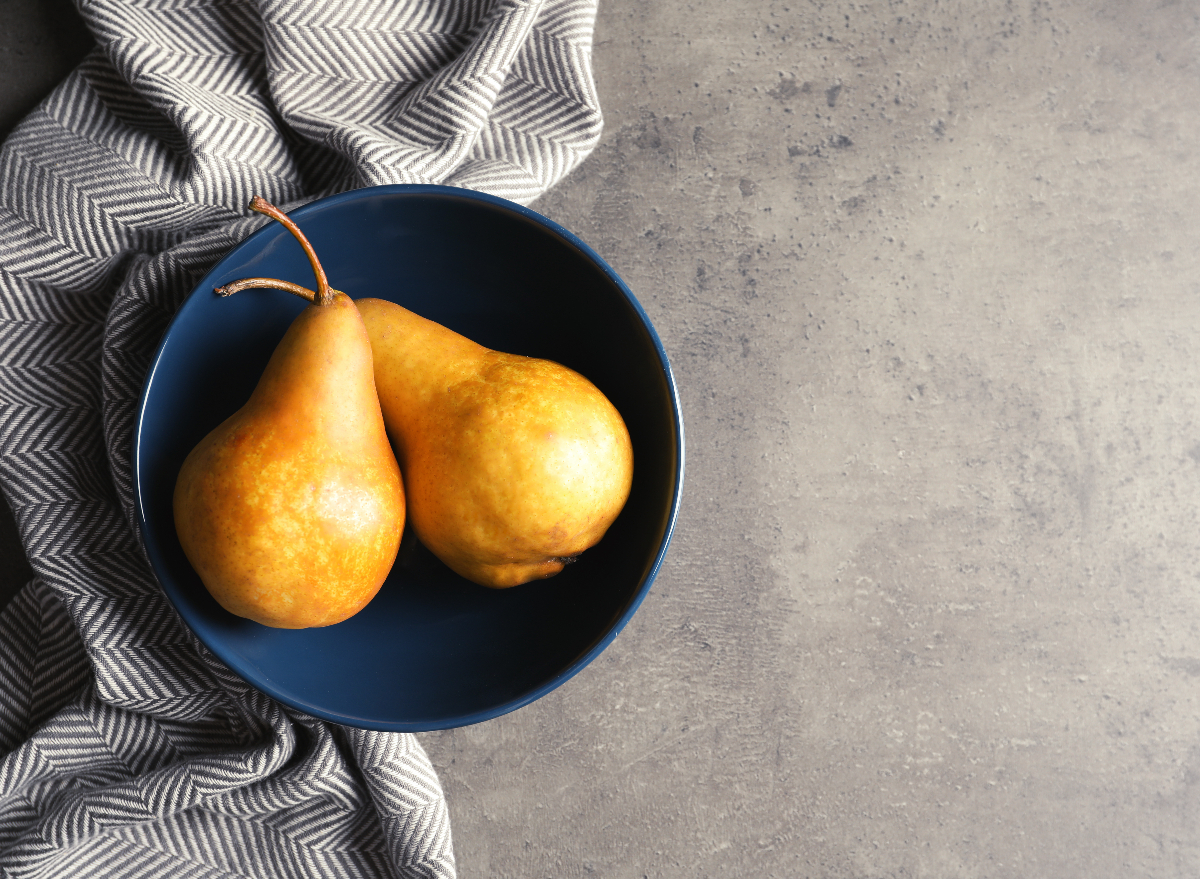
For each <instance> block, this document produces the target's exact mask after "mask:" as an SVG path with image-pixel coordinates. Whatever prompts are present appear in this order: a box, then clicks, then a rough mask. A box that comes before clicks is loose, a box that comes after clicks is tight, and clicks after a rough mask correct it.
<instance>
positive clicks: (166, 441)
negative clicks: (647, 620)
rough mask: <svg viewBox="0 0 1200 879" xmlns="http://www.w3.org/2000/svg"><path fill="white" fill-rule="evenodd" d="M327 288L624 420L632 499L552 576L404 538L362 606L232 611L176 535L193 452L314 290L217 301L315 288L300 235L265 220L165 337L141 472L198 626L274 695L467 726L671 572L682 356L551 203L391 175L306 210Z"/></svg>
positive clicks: (147, 522)
mask: <svg viewBox="0 0 1200 879" xmlns="http://www.w3.org/2000/svg"><path fill="white" fill-rule="evenodd" d="M291 216H292V217H293V219H294V220H295V221H296V222H297V223H298V224H299V225H300V227H301V228H302V229H303V230H304V232H305V234H306V235H307V236H308V238H309V240H310V241H312V243H313V245H314V247H315V248H316V251H317V253H318V255H319V256H320V258H321V261H322V264H323V265H324V267H325V270H326V273H327V274H328V276H329V279H330V283H331V284H332V286H334V287H335V288H337V289H339V290H343V291H344V292H346V293H347V294H349V295H350V296H351V297H352V298H363V297H368V296H374V297H378V298H382V299H390V300H392V301H394V302H398V303H400V304H401V305H404V306H405V307H407V308H409V309H411V310H413V311H415V312H416V313H418V314H421V315H423V316H425V317H427V318H430V319H432V320H435V321H437V322H439V323H442V324H444V325H446V326H448V327H450V328H451V329H453V330H456V331H457V332H459V333H462V334H463V335H465V336H468V337H469V338H472V339H474V340H476V341H477V342H479V343H481V344H483V345H486V346H488V347H490V348H495V349H497V350H501V351H509V352H513V353H518V354H526V355H530V356H535V357H545V358H549V359H551V360H556V361H559V362H560V363H564V364H566V365H567V366H570V367H572V368H573V369H576V370H578V371H579V372H581V373H582V374H583V375H585V376H587V377H588V378H589V379H591V380H592V381H593V382H594V383H595V384H596V385H597V386H598V387H599V388H600V390H601V391H603V392H604V393H605V394H606V395H607V396H608V398H609V399H610V400H612V402H613V404H614V405H615V406H616V407H617V409H618V410H619V411H620V412H621V414H622V416H623V417H624V419H625V421H626V424H627V425H628V427H629V433H630V436H631V438H632V440H633V449H634V471H635V472H634V481H633V491H632V493H631V494H630V497H629V501H628V503H627V504H626V506H625V509H624V510H623V511H622V513H621V515H620V517H619V518H618V519H617V521H616V522H615V523H614V524H613V526H612V528H611V529H610V530H609V532H608V534H607V535H606V536H605V537H604V539H603V540H602V541H601V542H600V543H599V544H598V545H597V546H595V547H593V548H592V549H589V550H588V551H587V552H585V553H584V554H583V555H582V556H581V558H580V560H579V561H578V562H576V563H575V564H573V565H570V566H568V567H567V568H566V570H565V571H564V572H563V573H562V574H560V575H559V576H557V577H553V578H551V579H548V580H539V581H536V582H533V583H528V584H525V585H523V586H518V587H515V588H512V589H506V590H491V589H485V588H483V587H481V586H477V585H475V584H473V583H470V582H468V581H466V580H464V579H462V578H461V577H459V576H457V575H456V574H454V573H453V572H451V571H450V570H449V569H448V568H446V567H445V566H444V565H443V564H442V563H441V562H440V561H438V560H437V559H436V558H435V557H434V556H433V555H432V554H430V553H429V552H428V551H427V550H425V549H424V547H422V546H421V545H420V543H419V542H416V541H415V539H413V538H412V536H411V534H408V535H406V539H405V542H404V545H403V546H402V548H401V552H400V556H399V558H398V559H397V562H396V565H395V566H394V567H393V569H392V572H391V575H390V576H389V577H388V579H387V582H386V583H385V584H384V586H383V588H382V589H381V590H380V592H379V594H378V595H377V596H376V597H375V599H374V600H373V601H372V602H371V603H370V604H369V605H368V606H367V607H366V608H365V609H364V610H363V611H361V612H360V613H358V614H357V615H355V616H354V617H352V618H350V619H349V620H346V621H345V622H342V623H339V624H337V625H334V626H329V627H326V628H320V629H303V630H283V629H272V628H268V627H265V626H261V625H259V624H257V623H254V622H251V621H249V620H245V619H241V618H239V617H236V616H233V615H232V614H229V613H228V612H226V611H225V610H223V609H222V608H221V607H220V606H219V605H218V604H217V603H216V602H215V601H214V600H213V599H212V597H211V596H210V595H209V594H208V592H207V590H205V588H204V586H203V585H202V584H201V582H200V579H199V577H198V576H197V575H196V573H195V572H194V571H193V570H192V567H191V565H190V564H189V563H188V561H187V559H186V557H185V556H184V554H183V551H182V549H181V547H180V545H179V540H178V538H177V537H176V534H175V525H174V518H173V515H172V511H171V495H172V492H173V490H174V485H175V479H176V476H177V474H178V472H179V467H180V465H181V464H182V462H183V459H184V457H185V456H186V455H187V454H188V452H189V451H191V449H192V448H193V447H194V446H195V445H196V443H198V442H199V441H200V439H201V438H202V437H204V436H205V435H206V434H207V433H208V432H209V431H210V430H212V429H213V428H214V427H216V426H217V424H219V423H220V422H221V421H223V420H224V419H225V418H227V417H228V416H229V415H230V414H232V413H233V412H234V411H236V410H237V409H238V408H239V407H240V406H241V405H242V404H243V403H244V402H245V401H246V399H247V398H248V397H249V395H250V393H251V391H252V390H253V388H254V386H255V384H256V383H257V381H258V378H259V376H260V375H261V373H262V370H263V367H264V366H265V365H266V362H267V359H268V358H269V357H270V355H271V352H272V351H273V350H274V348H275V346H276V344H277V343H278V341H279V339H280V338H282V336H283V334H284V332H285V331H286V330H287V328H288V326H289V324H290V323H291V321H292V319H293V318H294V317H295V316H296V315H297V314H299V313H300V311H301V310H302V309H303V308H304V307H305V305H306V303H305V302H304V301H303V300H301V299H299V298H297V297H295V296H293V295H291V294H288V293H284V292H280V291H275V290H247V291H243V292H241V293H238V294H236V295H234V296H231V297H228V298H220V297H218V296H216V295H215V294H214V293H213V288H214V287H216V286H219V285H221V284H224V283H227V282H229V281H233V280H237V279H238V278H243V277H247V276H252V275H255V276H268V277H276V278H282V279H285V280H290V281H294V282H296V283H299V284H303V285H305V286H308V287H312V286H313V280H312V272H311V269H310V268H309V266H308V262H307V261H306V259H305V258H304V254H303V252H302V251H301V249H300V247H299V245H298V244H297V243H296V242H295V240H294V239H293V238H292V237H291V235H289V234H288V232H287V231H286V230H284V229H283V227H282V226H280V225H279V224H278V223H269V224H268V225H266V226H264V227H263V228H262V229H260V230H259V231H257V232H255V233H254V234H253V235H251V236H249V237H248V238H247V239H246V240H245V241H243V242H242V243H241V244H239V245H238V246H236V247H235V248H233V250H231V251H230V252H229V254H228V255H226V256H225V258H224V259H222V260H221V261H220V262H219V263H217V265H216V266H215V267H214V268H213V270H212V271H211V272H209V273H208V275H207V276H205V278H204V279H203V280H202V281H201V282H200V283H199V284H198V285H197V287H196V289H195V291H193V293H192V294H191V296H190V297H189V298H188V299H187V301H186V302H185V303H184V305H183V306H182V308H180V310H179V312H178V314H177V315H176V316H175V319H174V321H173V322H172V323H171V325H170V327H169V328H168V329H167V332H166V333H165V335H164V336H163V339H162V342H161V344H160V347H159V349H158V352H157V354H156V355H155V358H154V362H153V365H152V367H151V369H150V372H149V375H148V378H147V380H146V384H145V387H144V389H143V392H142V397H141V402H140V406H139V413H138V420H137V425H138V426H137V430H136V432H135V436H134V448H133V460H134V478H135V482H136V489H137V499H138V509H137V513H138V517H139V522H140V526H141V532H142V537H143V540H144V542H145V546H146V549H147V552H148V554H149V557H150V561H151V564H152V566H153V568H154V572H155V574H156V575H157V577H158V579H159V582H160V583H161V584H162V588H163V591H164V592H165V593H166V595H167V596H168V598H169V599H170V600H171V602H172V603H173V604H174V606H175V607H176V608H177V609H178V611H179V613H180V615H181V616H182V618H183V619H184V621H185V622H186V623H187V624H188V625H189V626H190V627H191V628H192V630H193V631H194V632H195V633H196V635H197V637H198V638H199V639H200V640H201V641H202V642H203V643H204V644H205V645H207V646H208V648H209V649H210V650H212V651H213V653H215V654H216V655H217V656H219V657H220V658H221V659H222V660H224V662H226V663H227V664H228V665H229V667H230V668H231V669H233V671H235V672H236V673H237V674H239V675H240V676H241V677H243V678H244V679H245V680H246V681H248V682H249V683H251V684H252V685H254V686H255V687H257V688H259V689H260V690H262V691H263V692H265V693H267V694H268V695H270V696H272V697H273V698H275V699H277V700H279V701H280V702H283V703H285V704H286V705H290V706H292V707H294V708H297V709H300V710H302V711H305V712H308V713H309V714H312V715H315V716H317V717H321V718H325V719H327V720H331V721H335V722H337V723H343V724H347V725H349V726H354V727H360V728H364V729H377V730H397V731H419V730H431V729H444V728H449V727H457V726H464V725H466V724H471V723H477V722H479V721H483V720H487V719H489V718H493V717H496V716H498V715H501V714H504V713H506V712H509V711H512V710H514V709H516V708H519V707H521V706H522V705H526V704H528V703H530V702H532V701H534V700H535V699H537V698H539V697H541V696H543V695H545V694H546V693H548V692H550V691H551V690H553V689H555V688H556V687H558V686H559V685H561V684H562V683H563V682H565V681H566V680H568V679H569V678H570V677H571V676H572V675H574V674H576V673H577V672H579V670H580V669H582V668H584V667H585V666H586V665H587V664H588V663H589V662H591V661H592V660H593V659H595V658H596V657H597V656H598V655H599V654H600V652H601V651H603V650H604V649H605V647H607V646H608V644H609V643H610V642H611V641H612V640H613V638H614V637H615V636H616V635H617V633H618V632H619V631H620V630H621V628H622V627H623V626H624V625H625V624H626V623H627V622H628V621H629V619H630V617H631V616H633V613H634V612H635V611H636V610H637V608H638V605H639V604H640V603H641V602H642V600H643V599H644V598H645V597H646V594H647V592H648V591H649V589H650V586H651V583H652V582H653V581H654V577H655V575H656V573H657V572H658V570H659V567H660V566H661V565H662V562H663V557H664V555H665V553H666V551H667V544H668V542H669V541H670V539H671V533H672V530H673V528H674V524H675V519H676V515H677V512H678V509H679V498H680V490H681V488H682V484H683V460H684V449H683V420H682V417H681V415H680V410H679V399H678V393H677V390H676V387H675V381H674V378H673V377H672V374H671V367H670V365H669V363H668V361H667V355H666V353H665V352H664V350H663V346H662V343H661V342H660V341H659V338H658V335H657V334H656V333H655V331H654V327H653V326H651V324H650V321H649V319H648V318H647V317H646V313H645V312H644V311H643V310H642V308H641V306H640V305H639V304H638V301H637V299H635V298H634V295H633V294H632V293H631V292H630V290H629V288H628V287H627V286H626V285H625V283H624V282H623V281H622V280H621V279H620V278H619V277H618V276H617V274H616V272H614V271H613V270H612V269H611V268H610V267H609V266H608V265H606V264H605V262H604V261H603V260H602V259H601V258H600V257H599V256H598V255H597V254H596V253H595V251H593V250H592V249H591V248H590V247H588V246H587V245H586V244H584V243H583V242H582V241H581V240H580V239H579V238H577V237H576V236H575V235H573V234H571V233H570V232H568V231H567V230H565V229H563V228H562V227H561V226H559V225H557V224H555V223H553V222H551V221H550V220H548V219H546V218H545V217H543V216H541V215H539V214H538V213H536V212H534V211H532V210H529V209H528V208H524V207H521V206H520V205H516V204H513V203H512V202H508V201H505V200H504V199H500V198H496V197H493V196H488V195H483V194H480V193H477V192H472V191H468V190H463V189H454V188H451V187H443V186H381V187H371V188H368V189H360V190H355V191H352V192H346V193H342V194H340V195H336V196H332V197H330V198H325V199H321V200H320V201H316V202H313V203H311V204H309V205H306V206H304V207H302V208H299V209H298V210H296V211H294V212H293V213H292V215H291Z"/></svg>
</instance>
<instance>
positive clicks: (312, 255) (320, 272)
mask: <svg viewBox="0 0 1200 879" xmlns="http://www.w3.org/2000/svg"><path fill="white" fill-rule="evenodd" d="M250 210H252V211H258V212H259V213H260V214H266V215H267V216H268V217H270V218H271V219H273V220H278V221H279V222H280V223H282V224H283V227H284V228H285V229H287V230H288V231H289V232H291V233H292V234H293V235H294V236H296V240H297V241H299V242H300V246H301V247H303V248H304V253H305V255H306V256H307V257H308V261H309V262H310V263H311V264H312V269H313V274H314V275H316V276H317V292H316V293H315V294H314V296H313V300H312V301H313V302H314V303H316V304H317V305H328V304H329V303H330V302H332V301H333V294H334V291H333V290H332V289H330V287H329V280H328V279H327V278H326V277H325V270H324V269H323V268H321V262H320V260H318V259H317V252H316V251H315V250H313V246H312V245H311V244H309V243H308V239H307V238H305V237H304V233H303V232H301V231H300V227H299V226H297V225H296V224H295V223H293V222H292V220H291V218H290V217H289V216H288V215H287V214H285V213H284V212H283V211H281V210H280V209H279V208H277V207H275V205H273V204H271V203H270V202H269V201H267V200H266V199H265V198H262V197H261V196H257V195H256V196H254V198H252V199H251V200H250ZM283 289H289V288H283ZM301 289H303V288H301ZM230 292H233V291H230ZM291 292H293V293H295V292H296V291H295V290H292V291H291ZM301 295H303V294H301Z"/></svg>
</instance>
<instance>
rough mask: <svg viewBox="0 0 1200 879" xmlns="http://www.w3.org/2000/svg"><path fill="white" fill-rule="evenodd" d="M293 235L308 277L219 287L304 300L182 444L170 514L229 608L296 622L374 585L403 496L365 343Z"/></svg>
mask: <svg viewBox="0 0 1200 879" xmlns="http://www.w3.org/2000/svg"><path fill="white" fill-rule="evenodd" d="M250 206H251V207H252V208H253V209H255V210H257V211H259V212H261V213H265V214H267V215H269V216H272V217H274V218H275V219H276V220H278V221H279V222H281V223H283V224H284V225H285V226H287V228H288V229H289V230H290V231H291V232H292V233H293V234H294V235H296V237H297V238H298V239H299V240H300V242H301V244H302V246H303V247H304V249H305V252H306V253H307V254H308V256H309V259H310V261H311V262H312V264H313V269H314V272H315V273H316V275H317V288H318V289H317V291H316V293H315V294H314V293H312V292H311V291H307V290H305V288H303V287H296V285H293V284H288V283H285V282H279V281H275V280H273V279H249V280H248V281H240V282H235V283H234V284H230V285H227V286H226V287H223V288H218V290H217V293H219V294H222V295H228V294H230V293H233V292H236V291H237V290H241V289H245V288H247V287H256V286H258V287H262V286H271V287H282V288H283V289H288V290H291V291H292V292H301V295H306V297H307V298H311V299H312V300H313V303H312V304H311V305H309V306H308V307H307V308H305V309H304V311H302V312H301V313H300V314H299V315H298V316H297V317H296V319H295V321H293V323H292V324H291V326H290V327H289V328H288V331H287V333H286V334H285V335H284V337H283V339H282V340H281V341H280V342H279V345H278V346H277V347H276V349H275V351H274V353H273V354H272V356H271V359H270V361H269V362H268V364H267V367H266V369H265V370H264V372H263V374H262V377H261V378H260V379H259V382H258V385H257V386H256V387H255V389H254V393H253V394H252V395H251V396H250V399H249V400H248V401H247V402H246V404H245V405H244V406H243V407H242V408H241V409H239V410H238V411H237V412H235V413H234V414H233V415H231V416H230V417H229V418H228V419H226V420H225V421H224V422H223V423H221V424H220V425H219V426H218V427H217V428H216V429H215V430H213V431H212V433H210V434H208V436H206V437H205V438H204V439H203V440H201V442H200V443H199V445H197V446H196V448H195V449H193V450H192V452H191V453H190V454H189V455H188V456H187V459H186V460H185V461H184V462H183V467H182V468H181V469H180V471H179V477H178V479H177V481H176V484H175V494H174V513H175V528H176V531H177V533H178V535H179V542H180V543H181V544H182V546H183V551H184V553H185V554H186V555H187V558H188V561H190V562H191V564H192V566H193V567H194V568H195V570H196V572H197V573H198V574H199V575H200V579H201V581H202V582H203V583H204V585H205V587H206V588H207V589H208V591H209V592H210V593H212V595H213V597H214V598H215V599H216V600H217V601H218V602H219V603H220V604H221V606H222V607H224V608H225V609H226V610H228V611H229V612H230V613H233V614H236V615H238V616H241V617H246V618H247V619H251V620H255V621H256V622H259V623H262V624H263V625H266V626H273V627H277V628H285V629H301V628H308V627H311V626H328V625H332V624H334V623H338V622H341V621H342V620H345V619H347V618H348V617H350V616H352V615H353V614H355V613H357V612H358V611H359V610H361V609H362V608H363V607H364V606H365V605H366V604H367V602H369V601H370V600H371V599H372V598H373V597H374V596H375V594H376V593H377V592H378V591H379V588H380V586H381V585H382V584H383V581H384V579H385V578H386V577H387V575H388V572H389V571H390V570H391V567H392V563H393V562H394V561H395V559H396V552H397V550H398V549H399V546H400V536H401V532H402V531H403V529H404V516H405V501H404V491H403V487H402V483H401V477H400V469H399V467H398V466H397V462H396V457H395V455H394V454H393V452H392V449H391V446H390V444H389V443H388V439H387V432H386V429H385V427H384V423H383V417H382V414H381V412H380V408H379V399H378V397H377V395H376V393H375V381H374V372H373V365H372V357H371V344H370V340H369V339H368V337H367V332H366V329H365V328H364V326H363V322H362V318H361V317H360V316H359V312H358V309H357V308H356V307H355V305H354V303H353V302H352V301H351V300H350V299H349V297H347V296H346V295H345V294H344V293H340V292H338V291H336V290H332V289H330V288H329V284H328V281H327V280H326V279H325V274H324V272H323V271H322V270H321V267H320V263H319V262H317V259H316V255H315V254H314V253H313V251H312V248H311V246H310V245H309V244H308V242H307V241H306V240H305V239H304V236H303V235H302V234H301V233H300V230H299V229H297V228H296V227H295V224H293V223H292V222H291V220H289V219H288V218H287V216H286V215H284V214H283V213H282V212H280V211H279V210H278V209H277V208H274V207H273V206H271V205H269V204H268V203H267V202H265V201H263V200H262V199H258V198H256V199H255V200H254V201H253V202H252V203H251V205H250Z"/></svg>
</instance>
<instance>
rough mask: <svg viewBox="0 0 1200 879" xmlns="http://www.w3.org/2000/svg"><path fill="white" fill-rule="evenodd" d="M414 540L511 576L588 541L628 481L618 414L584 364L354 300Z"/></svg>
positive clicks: (538, 572)
mask: <svg viewBox="0 0 1200 879" xmlns="http://www.w3.org/2000/svg"><path fill="white" fill-rule="evenodd" d="M357 305H358V309H359V312H360V313H361V314H362V317H363V323H364V324H365V325H366V328H367V334H368V336H369V337H370V339H371V349H372V352H373V354H374V362H375V382H376V388H377V390H378V393H379V401H380V405H381V408H382V410H383V419H384V423H385V424H386V425H387V428H388V432H389V434H390V435H391V437H392V440H393V443H394V446H395V449H396V452H397V457H398V458H399V460H400V467H401V471H402V472H403V474H404V480H405V491H406V494H407V500H408V514H409V519H410V521H411V523H412V526H413V529H414V530H415V531H416V534H417V537H418V538H420V540H421V542H422V543H423V544H425V546H426V547H427V548H428V549H429V550H430V551H431V552H432V553H433V554H434V555H436V556H437V557H438V558H440V559H441V560H442V561H443V562H444V563H445V564H446V565H447V566H449V567H450V568H451V569H452V570H454V571H455V572H456V573H458V574H460V575H462V576H463V577H466V578H467V579H468V580H471V581H473V582H475V583H478V584H480V585H483V586H489V587H492V588H505V587H509V586H516V585H518V584H521V583H526V582H528V581H530V580H535V579H540V578H544V577H552V576H554V575H555V574H557V573H559V572H560V571H562V569H563V566H564V565H565V564H567V563H568V562H570V561H573V560H574V558H575V557H576V556H578V555H579V554H580V553H582V552H583V551H584V550H586V549H588V548H589V547H591V546H594V545H595V544H596V543H597V542H599V540H600V539H601V538H602V537H603V536H604V534H605V532H606V531H607V530H608V528H609V526H610V525H611V524H612V523H613V521H614V520H615V519H616V517H617V515H618V514H619V513H620V512H621V509H622V507H624V505H625V501H626V500H627V499H628V497H629V491H630V487H631V485H632V481H633V449H632V445H631V444H630V440H629V432H628V430H627V429H626V427H625V422H624V421H623V420H622V419H621V416H620V414H619V413H618V412H617V410H616V408H615V407H614V406H613V405H612V403H611V402H609V400H608V399H607V398H606V397H605V396H604V394H602V393H601V392H600V390H599V389H598V388H596V386H595V385H593V384H592V383H591V382H590V381H588V380H587V379H586V378H584V377H583V376H581V375H580V374H579V373H577V372H575V371H574V370H571V369H568V368H567V367H565V366H562V365H561V364H558V363H554V362H552V361H549V360H540V359H537V358H532V357H522V356H520V355H515V354H505V353H502V352H499V351H493V350H491V349H489V348H485V347H483V346H482V345H478V344H476V343H475V342H473V341H471V340H470V339H467V338H465V337H464V336H461V335H459V334H458V333H455V332H453V331H452V330H450V329H447V328H446V327H444V326H441V325H440V324H437V323H435V322H433V321H430V320H426V319H425V318H423V317H420V316H419V315H416V314H414V313H413V312H411V311H409V310H408V309H406V308H403V307H402V306H399V305H396V304H394V303H391V302H387V301H384V300H380V299H360V300H357Z"/></svg>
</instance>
